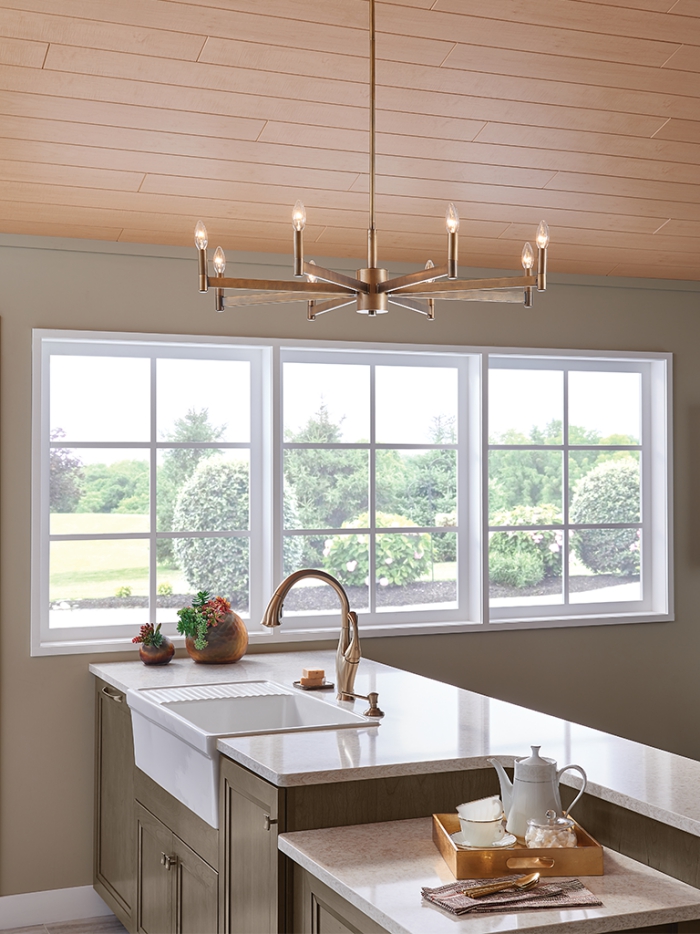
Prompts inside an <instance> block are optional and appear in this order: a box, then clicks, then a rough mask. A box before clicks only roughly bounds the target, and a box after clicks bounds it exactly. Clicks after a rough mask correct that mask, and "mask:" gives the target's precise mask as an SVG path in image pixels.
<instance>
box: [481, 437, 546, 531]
mask: <svg viewBox="0 0 700 934" xmlns="http://www.w3.org/2000/svg"><path fill="white" fill-rule="evenodd" d="M562 463H563V455H562V453H561V451H545V450H539V451H537V450H535V451H517V450H516V451H489V525H552V524H553V523H559V522H562V521H563V518H564V517H563V513H562V495H561V491H562Z"/></svg>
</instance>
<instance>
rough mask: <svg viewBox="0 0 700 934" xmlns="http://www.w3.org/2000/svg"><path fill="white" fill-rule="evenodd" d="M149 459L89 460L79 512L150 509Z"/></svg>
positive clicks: (145, 511) (84, 469)
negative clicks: (108, 462) (98, 461)
mask: <svg viewBox="0 0 700 934" xmlns="http://www.w3.org/2000/svg"><path fill="white" fill-rule="evenodd" d="M149 499H150V491H149V467H148V461H144V460H123V461H117V462H116V463H114V464H86V465H85V467H84V468H83V487H82V496H81V497H80V502H79V503H78V506H77V509H76V511H77V512H117V513H125V512H127V513H148V503H149Z"/></svg>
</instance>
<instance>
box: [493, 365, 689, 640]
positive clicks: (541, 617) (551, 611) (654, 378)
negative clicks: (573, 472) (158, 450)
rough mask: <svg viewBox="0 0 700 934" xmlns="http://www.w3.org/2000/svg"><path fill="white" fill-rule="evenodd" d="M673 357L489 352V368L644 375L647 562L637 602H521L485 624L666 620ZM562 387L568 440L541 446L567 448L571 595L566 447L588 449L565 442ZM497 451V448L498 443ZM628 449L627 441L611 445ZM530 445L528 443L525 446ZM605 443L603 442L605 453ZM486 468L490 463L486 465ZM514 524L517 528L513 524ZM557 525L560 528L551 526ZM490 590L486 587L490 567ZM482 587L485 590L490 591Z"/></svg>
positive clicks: (669, 615) (497, 611) (669, 611)
mask: <svg viewBox="0 0 700 934" xmlns="http://www.w3.org/2000/svg"><path fill="white" fill-rule="evenodd" d="M671 365H672V357H671V354H638V353H631V352H630V353H600V352H598V353H581V352H576V351H569V352H563V351H535V352H533V353H524V352H523V351H522V350H510V351H502V350H498V351H494V352H492V353H490V354H489V369H491V368H494V369H497V368H504V369H517V368H521V369H530V370H557V371H563V372H564V373H565V374H566V373H568V372H570V371H577V372H580V371H583V370H588V371H594V372H617V373H619V372H633V373H639V374H640V376H641V381H642V385H641V415H642V418H641V444H640V445H634V446H630V447H631V448H633V449H634V450H639V452H640V475H641V491H640V492H641V503H640V506H641V510H640V512H641V517H640V518H641V521H640V523H639V526H640V527H641V529H642V560H641V567H640V581H641V585H642V596H641V599H640V600H633V601H627V602H623V601H615V602H613V601H609V602H603V601H601V602H598V603H593V602H585V603H559V604H544V605H539V606H537V605H532V606H525V605H524V606H520V607H490V608H489V610H488V621H489V625H490V626H491V627H492V628H494V629H495V628H498V629H501V628H513V627H515V628H523V627H527V626H531V627H535V626H536V627H540V628H541V627H542V626H544V625H554V626H557V627H562V626H580V625H582V624H586V625H590V624H603V623H627V622H629V623H639V622H652V621H655V622H661V621H664V620H670V619H673V588H672V580H673V574H672V553H673V513H672V476H673V471H672V451H673V444H672V425H671V411H672V409H671ZM487 386H488V380H486V386H485V392H484V425H485V431H484V452H485V459H486V460H488V452H489V443H488V424H487V422H488V416H487V413H488V388H487ZM566 387H567V380H566V378H565V384H564V414H563V429H564V437H563V439H562V444H560V445H547V446H544V447H543V448H542V450H560V451H562V452H563V455H564V456H563V475H562V496H563V503H562V505H563V511H564V516H563V519H564V521H563V523H562V524H561V525H560V526H558V527H557V528H560V529H561V530H562V531H563V532H564V550H563V568H562V576H563V590H564V598H565V599H567V596H568V588H567V579H568V569H567V560H566V556H567V549H568V528H569V525H568V515H569V506H568V495H569V494H568V469H569V465H568V456H567V455H568V452H569V450H571V451H578V450H585V449H586V446H585V445H583V446H581V445H571V446H569V444H568V443H567V431H568V392H567V389H566ZM495 447H496V448H497V447H498V445H496V446H495ZM613 447H614V448H616V449H620V450H621V449H624V447H625V446H624V445H614V446H613ZM522 448H523V450H529V449H530V447H529V446H528V445H523V446H522ZM604 449H605V447H604V446H603V447H601V450H604ZM484 469H485V470H486V469H487V467H485V468H484ZM488 515H489V513H488V485H487V484H485V487H484V532H485V536H486V538H485V540H488V534H489V531H490V530H491V529H492V528H495V527H491V526H490V525H489V521H488ZM512 528H513V529H515V528H516V527H515V526H513V527H512ZM552 528H555V527H554V526H553V527H552ZM484 586H485V588H487V587H488V568H485V584H484ZM485 592H487V593H488V590H486V591H485Z"/></svg>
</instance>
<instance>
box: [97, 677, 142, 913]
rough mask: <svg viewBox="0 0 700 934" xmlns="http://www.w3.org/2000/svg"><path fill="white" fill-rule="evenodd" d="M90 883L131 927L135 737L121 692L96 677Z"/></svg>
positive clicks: (134, 843) (134, 842) (134, 846)
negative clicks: (92, 876)
mask: <svg viewBox="0 0 700 934" xmlns="http://www.w3.org/2000/svg"><path fill="white" fill-rule="evenodd" d="M94 883H95V889H96V890H97V892H98V893H99V894H100V895H101V896H102V898H103V899H104V900H105V901H106V902H107V904H108V905H109V907H110V908H111V909H112V910H113V911H114V913H115V914H116V915H117V917H118V918H119V919H120V921H122V922H123V924H124V925H125V926H126V927H127V928H128V929H129V930H132V929H133V928H132V924H133V917H134V905H135V899H136V838H135V833H134V743H133V738H132V733H131V715H130V712H129V708H128V707H127V705H126V697H125V695H124V694H123V693H122V692H121V691H117V690H115V689H114V688H112V687H110V686H109V685H107V684H105V682H104V681H99V680H98V681H97V700H96V705H95V846H94Z"/></svg>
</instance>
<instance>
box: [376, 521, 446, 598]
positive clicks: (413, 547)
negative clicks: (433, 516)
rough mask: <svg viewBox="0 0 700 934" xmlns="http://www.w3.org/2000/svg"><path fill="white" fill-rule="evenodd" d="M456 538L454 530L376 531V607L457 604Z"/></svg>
mask: <svg viewBox="0 0 700 934" xmlns="http://www.w3.org/2000/svg"><path fill="white" fill-rule="evenodd" d="M456 539H457V536H456V534H455V533H454V532H442V533H437V534H434V535H430V534H428V533H425V532H423V533H416V532H402V533H394V532H387V533H384V532H378V533H377V539H376V554H375V562H376V575H377V579H376V585H375V591H376V601H377V609H380V610H381V609H384V610H389V609H392V610H396V609H402V610H409V609H416V608H418V609H422V610H424V609H427V608H428V607H435V608H440V609H446V608H448V607H455V606H457V562H456V557H457V541H456Z"/></svg>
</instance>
